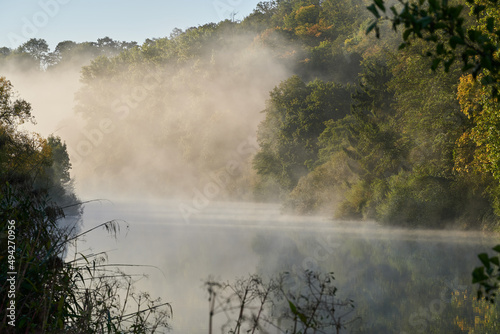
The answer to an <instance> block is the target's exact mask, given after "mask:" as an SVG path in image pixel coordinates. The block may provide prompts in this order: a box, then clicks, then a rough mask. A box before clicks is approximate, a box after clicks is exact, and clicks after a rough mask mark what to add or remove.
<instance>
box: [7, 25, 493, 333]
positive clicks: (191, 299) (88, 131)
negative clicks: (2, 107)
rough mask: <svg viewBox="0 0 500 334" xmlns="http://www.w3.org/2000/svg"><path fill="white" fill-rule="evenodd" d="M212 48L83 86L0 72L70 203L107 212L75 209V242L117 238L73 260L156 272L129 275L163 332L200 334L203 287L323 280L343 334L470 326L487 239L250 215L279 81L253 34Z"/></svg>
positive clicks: (77, 79)
mask: <svg viewBox="0 0 500 334" xmlns="http://www.w3.org/2000/svg"><path fill="white" fill-rule="evenodd" d="M223 40H224V42H223V43H221V42H220V40H219V41H214V42H213V43H212V44H210V43H208V44H207V45H205V46H204V47H203V48H201V49H200V50H196V52H198V53H197V57H193V58H189V57H187V59H184V60H183V61H177V62H165V63H161V65H158V63H155V61H152V60H145V61H143V62H141V61H137V62H127V60H128V59H129V58H128V57H130V58H133V57H135V56H137V54H136V53H134V52H129V53H125V54H122V55H121V56H119V57H117V58H114V59H113V60H109V59H102V58H101V59H98V60H97V61H96V62H95V63H93V65H92V66H91V67H87V68H86V69H84V70H83V71H81V67H80V66H81V65H82V63H79V64H78V66H74V67H72V66H69V65H68V66H65V67H64V69H59V70H52V71H46V72H30V73H26V72H23V71H20V70H19V69H16V68H6V69H3V73H4V74H5V75H6V76H7V78H8V79H9V80H11V81H12V83H13V84H14V87H15V88H16V90H17V91H18V92H19V95H20V97H22V98H24V99H26V100H28V101H29V102H31V103H32V106H33V114H34V116H35V117H36V119H37V120H38V124H37V126H36V128H33V130H35V131H37V132H40V133H41V134H42V135H44V136H46V135H48V134H54V135H57V136H60V137H62V138H63V140H64V141H65V142H66V144H67V147H68V152H69V154H70V158H71V162H72V165H73V169H72V176H73V178H74V180H75V186H76V188H75V190H76V193H77V195H78V196H79V197H80V198H81V199H82V200H84V201H85V200H94V199H105V200H104V201H98V202H93V203H89V204H86V205H85V211H84V215H83V227H84V229H91V228H93V227H94V226H97V225H99V224H101V223H103V222H106V221H109V220H113V219H116V220H120V221H123V224H124V225H127V224H129V226H130V230H129V231H128V233H122V234H120V235H119V236H118V239H116V240H115V239H113V238H112V237H110V236H109V235H107V234H106V233H105V231H102V230H98V231H95V232H94V233H92V234H91V235H89V236H87V241H86V242H85V243H81V244H80V246H79V251H80V252H83V253H87V251H88V252H100V251H106V252H107V253H108V256H109V263H111V264H116V263H117V264H141V265H150V266H154V267H156V268H146V267H139V268H135V269H131V271H132V272H134V271H135V270H137V271H138V272H141V273H142V272H144V271H147V272H146V273H147V274H148V275H149V279H142V280H140V281H139V282H138V284H137V288H138V289H141V290H146V291H149V292H150V293H151V294H152V295H153V296H160V297H162V298H163V300H165V301H168V302H169V303H171V306H172V307H173V310H174V317H173V319H172V326H173V332H174V333H193V334H196V333H206V331H207V324H208V299H207V298H208V296H207V293H206V291H204V290H203V282H204V280H206V279H208V277H209V276H213V277H218V278H220V279H222V280H233V279H234V278H235V277H242V276H248V275H250V274H253V273H258V274H260V275H262V276H263V277H271V276H273V275H277V274H279V273H281V272H285V271H287V272H291V273H292V274H294V275H298V273H299V272H301V271H303V270H314V271H320V272H334V273H335V277H336V285H337V287H338V289H339V290H338V296H339V297H340V298H349V299H352V300H354V303H355V312H354V314H353V315H352V316H351V317H352V320H353V323H352V325H351V326H350V327H349V329H348V332H360V333H374V332H379V333H382V332H387V331H388V330H391V331H392V332H394V333H396V332H397V333H400V332H409V333H413V332H428V331H431V330H443V328H448V327H447V326H448V325H449V324H450V323H453V322H454V321H455V320H456V318H455V316H456V314H457V312H458V314H459V315H460V316H461V317H463V318H466V319H467V320H470V317H473V313H472V312H469V313H465V312H464V311H463V309H460V306H459V304H460V298H462V299H463V300H465V299H467V298H469V297H470V296H471V295H472V294H473V288H472V286H471V284H470V281H471V277H470V273H471V271H472V269H473V268H474V267H475V266H477V265H478V263H477V260H476V254H477V253H479V252H482V251H484V250H485V249H487V248H491V246H493V245H494V244H495V238H494V236H493V237H487V236H485V234H483V233H480V232H451V231H439V232H438V231H428V230H405V229H394V228H392V229H390V228H386V227H382V226H380V225H378V224H377V223H375V222H362V223H361V222H351V221H332V219H331V217H322V216H304V217H297V216H287V215H283V214H282V213H281V210H280V207H279V205H278V204H272V203H253V202H251V201H252V200H253V196H252V187H253V185H254V183H255V178H256V176H255V171H254V170H253V169H252V163H251V161H252V157H253V156H254V154H255V153H256V152H257V151H258V149H259V146H258V143H257V139H256V131H257V128H258V125H259V123H260V122H261V121H262V119H263V117H264V116H263V114H262V113H261V111H262V110H263V109H264V108H265V106H266V105H265V103H266V100H267V98H268V96H269V91H270V90H272V89H273V87H275V86H276V85H277V84H278V83H279V82H280V81H281V80H284V79H286V78H288V77H289V76H290V75H291V74H292V71H291V69H290V68H289V67H288V66H287V65H286V64H287V62H286V61H285V62H284V61H283V59H280V58H278V57H276V54H275V51H274V50H272V49H269V48H267V47H266V46H265V45H264V44H263V43H261V41H259V38H255V37H254V35H246V34H238V35H231V34H228V35H227V36H225V37H224V38H223ZM172 41H174V42H175V41H176V40H175V38H173V39H172ZM158 43H161V42H158ZM148 47H149V46H148V45H144V46H143V50H145V51H147V50H148ZM153 51H154V50H153ZM120 57H122V58H120ZM179 58H180V59H182V57H179ZM110 62H111V63H110ZM87 64H88V62H87ZM127 270H128V269H127ZM457 310H458V311H457ZM217 319H218V320H217V321H218V322H217V324H218V325H219V326H220V325H221V324H223V323H224V318H223V315H218V318H217Z"/></svg>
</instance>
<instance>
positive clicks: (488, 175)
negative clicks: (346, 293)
mask: <svg viewBox="0 0 500 334" xmlns="http://www.w3.org/2000/svg"><path fill="white" fill-rule="evenodd" d="M368 4H369V2H368V1H364V0H345V1H341V2H338V1H321V2H320V1H283V2H280V1H278V2H263V3H260V4H259V5H258V6H257V7H256V9H255V10H254V12H253V13H252V14H250V15H249V16H248V17H246V18H245V19H244V20H242V21H240V22H233V21H230V20H226V21H222V22H219V23H211V24H206V25H203V26H198V27H192V28H189V29H186V30H185V31H182V30H180V29H176V30H174V31H173V32H172V33H171V34H170V36H168V37H164V38H159V39H151V40H147V41H146V42H145V43H144V44H142V45H137V44H136V43H134V42H119V41H114V40H112V39H110V38H103V39H99V40H98V41H97V42H91V43H74V42H71V41H65V42H62V43H60V44H59V45H58V47H57V48H56V50H55V51H54V52H50V51H49V50H48V49H47V47H46V45H45V46H44V44H43V42H42V41H40V40H32V41H30V42H28V43H26V44H24V45H22V46H20V47H19V48H18V49H16V50H5V48H4V49H2V57H0V60H1V61H0V65H1V68H2V70H5V71H7V69H8V70H9V71H11V72H10V73H13V74H12V75H13V76H14V77H16V80H18V79H17V78H23V79H19V82H23V81H24V82H28V83H29V84H27V85H26V86H25V87H27V88H26V89H25V88H23V91H28V92H29V91H30V90H31V89H32V87H34V86H29V85H31V84H34V83H36V80H33V83H31V82H30V80H27V79H26V78H27V76H23V74H22V73H23V72H22V71H20V70H19V69H20V68H22V69H23V71H26V68H30V69H29V71H30V73H35V72H36V73H37V74H36V76H40V78H42V79H40V80H41V81H43V80H47V81H44V82H54V86H52V85H47V88H49V87H58V88H57V89H59V88H60V90H61V92H63V94H61V95H63V96H65V97H64V98H62V99H61V101H60V102H61V104H58V103H56V102H53V103H54V106H56V107H54V108H53V110H62V109H64V110H68V109H67V107H68V106H69V105H70V104H71V103H70V102H69V101H68V98H67V96H68V95H69V92H70V91H73V90H76V95H75V104H74V111H75V114H71V115H69V118H67V119H66V121H64V122H63V123H60V126H59V127H58V130H57V134H58V135H60V136H61V137H63V138H64V140H65V141H66V142H67V145H68V152H69V153H70V156H71V161H72V165H73V175H74V176H75V179H76V187H77V191H78V192H79V193H81V194H83V195H84V196H85V197H87V198H92V197H93V198H96V197H97V198H101V197H110V198H111V197H115V196H116V197H130V198H133V197H145V196H146V197H150V198H154V197H182V198H183V199H184V200H185V203H187V204H186V207H185V208H184V209H183V210H184V211H185V212H188V213H189V212H196V211H197V210H202V209H203V208H204V207H205V206H206V205H207V203H209V202H211V201H217V200H227V199H232V200H256V201H273V202H276V201H277V202H282V203H283V208H284V210H288V211H289V212H292V213H294V214H306V215H309V214H325V215H329V216H335V217H337V218H341V219H351V220H377V221H380V222H383V223H386V224H393V225H398V226H405V227H428V228H447V227H453V228H457V227H458V228H479V229H496V228H498V212H500V211H499V208H498V203H500V201H498V198H499V195H498V189H499V187H498V180H496V178H495V176H494V175H493V173H492V172H491V171H488V170H487V169H486V170H485V169H484V168H482V167H481V163H480V161H482V160H481V154H482V153H481V149H478V148H477V146H474V145H475V144H474V143H473V142H472V141H473V139H471V138H473V137H474V133H475V132H474V131H476V130H474V126H475V125H474V123H473V121H472V120H471V119H470V118H469V117H468V111H467V106H469V105H470V104H469V102H470V100H471V99H472V100H474V98H475V97H474V96H472V94H471V93H470V92H471V91H472V90H470V89H468V88H467V87H469V86H467V85H468V83H467V82H468V81H467V80H466V78H467V77H466V76H465V74H464V73H463V72H462V71H461V69H460V67H459V66H458V65H456V66H455V65H453V66H450V68H449V71H447V72H445V71H444V70H441V69H437V70H436V71H432V70H431V67H432V64H431V60H430V59H428V58H426V57H424V56H423V55H425V54H426V53H427V52H428V51H429V50H430V49H429V45H426V44H425V43H424V42H421V41H415V43H413V44H412V45H411V46H408V47H407V48H405V49H404V50H402V51H398V50H397V46H398V44H399V43H400V42H401V41H402V40H401V36H400V35H398V34H391V33H390V32H389V30H390V28H389V27H388V26H381V27H380V28H381V29H382V32H383V33H384V35H385V37H384V39H383V40H379V39H376V38H374V36H371V35H366V33H365V32H366V29H367V27H368V25H369V24H370V22H371V18H370V17H369V12H368V11H364V10H362V8H364V7H366V5H368ZM360 9H361V10H360ZM466 24H469V25H473V24H474V22H473V21H472V20H468V21H466ZM27 64H28V65H29V66H28V65H27ZM30 64H31V65H30ZM30 66H31V67H30ZM37 66H38V68H36V67H37ZM82 66H83V67H82ZM80 67H81V70H80ZM12 69H16V70H15V71H14V70H12ZM16 71H17V72H16ZM77 71H79V73H80V83H76V82H75V77H76V75H75V73H77ZM24 73H26V72H24ZM36 76H35V77H36ZM66 76H67V77H66ZM66 79H67V80H66ZM23 85H24V83H21V86H23ZM39 86H40V85H39V84H37V87H39ZM21 94H28V93H21ZM58 95H59V94H58ZM33 96H34V100H37V99H38V96H42V97H43V99H45V101H46V102H47V100H46V98H45V97H46V96H54V94H53V92H52V88H50V89H48V91H47V93H45V92H44V91H43V90H41V91H40V90H38V91H37V94H36V95H33ZM49 103H52V102H49ZM57 106H63V108H62V109H60V108H59V107H57ZM43 109H45V107H44V108H43ZM48 109H49V108H48ZM48 109H47V111H45V110H44V111H40V112H41V114H46V115H51V114H50V112H49V111H48ZM59 114H60V115H62V114H63V112H58V115H59ZM56 117H58V116H56ZM41 118H42V117H41ZM471 140H472V141H471Z"/></svg>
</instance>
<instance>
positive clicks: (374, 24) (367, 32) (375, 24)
mask: <svg viewBox="0 0 500 334" xmlns="http://www.w3.org/2000/svg"><path fill="white" fill-rule="evenodd" d="M376 26H377V21H374V22H372V24H370V25H369V26H368V28H366V32H365V34H366V35H368V34H369V33H370V32H371V31H372V30H373V29H374V28H375V27H376Z"/></svg>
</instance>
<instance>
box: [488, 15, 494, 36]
mask: <svg viewBox="0 0 500 334" xmlns="http://www.w3.org/2000/svg"><path fill="white" fill-rule="evenodd" d="M494 28H495V19H494V18H493V17H488V20H486V29H487V30H488V31H489V32H493V29H494Z"/></svg>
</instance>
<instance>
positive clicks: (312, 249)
mask: <svg viewBox="0 0 500 334" xmlns="http://www.w3.org/2000/svg"><path fill="white" fill-rule="evenodd" d="M110 219H123V220H124V221H126V222H127V223H129V226H130V229H129V230H128V232H125V230H122V233H121V235H120V236H119V237H118V239H117V240H116V241H115V240H114V239H112V238H111V237H110V236H106V233H105V232H104V231H100V232H97V233H95V234H94V235H92V236H91V237H89V238H88V240H87V242H86V243H84V244H81V245H80V246H79V247H80V250H82V247H92V248H93V249H95V250H107V251H109V253H108V254H109V262H110V263H120V264H147V265H153V266H156V267H158V268H159V270H157V269H152V268H136V269H132V272H135V270H137V272H138V273H144V272H146V273H147V274H148V275H150V277H149V279H147V280H145V279H142V280H141V281H140V282H139V283H138V288H139V289H143V290H146V291H150V292H152V293H154V294H155V295H157V296H161V297H162V299H164V300H165V301H168V302H170V303H171V304H172V307H173V309H174V317H173V320H172V325H173V332H174V333H206V332H207V328H208V294H207V292H206V291H204V288H203V282H204V280H207V279H209V277H212V278H216V279H221V280H223V281H232V280H234V279H235V278H241V277H247V276H248V275H250V274H253V273H258V274H260V275H262V277H265V278H269V277H272V276H276V275H277V274H279V273H282V272H290V273H291V274H292V275H297V276H298V275H299V274H300V273H301V272H302V271H303V270H313V271H320V272H334V274H335V278H336V281H335V286H336V287H338V289H339V290H338V293H337V296H338V297H339V298H349V299H352V300H354V303H355V311H354V314H353V315H352V316H351V317H352V319H356V320H355V321H354V322H353V323H352V325H350V326H349V328H348V330H347V332H349V333H356V332H359V333H381V332H391V333H400V332H405V331H406V332H408V333H417V332H427V331H428V330H432V329H436V328H447V327H446V326H447V325H448V324H449V323H451V322H453V319H454V317H455V316H457V314H458V315H460V316H463V315H464V314H463V313H457V310H456V309H454V308H456V300H455V299H453V298H457V296H459V295H460V294H462V295H463V294H470V293H471V292H473V288H472V286H471V284H470V282H471V276H470V275H471V268H473V267H474V266H477V265H478V263H477V260H476V255H475V254H477V253H478V252H481V251H483V250H484V249H486V248H490V247H491V246H492V245H494V244H495V240H496V239H495V238H494V237H492V236H491V234H490V235H489V236H486V235H485V234H483V233H480V232H451V231H429V230H403V229H390V228H385V227H381V226H379V225H378V224H376V223H373V222H366V223H355V222H348V221H333V222H332V221H331V220H330V219H328V218H327V217H320V216H316V217H294V216H286V215H282V214H281V213H280V210H279V207H278V206H277V205H273V204H256V203H246V202H240V203H230V202H211V203H210V204H209V205H208V206H207V207H206V208H204V209H203V210H200V211H199V212H198V213H197V214H194V215H192V216H191V217H190V218H189V219H188V220H186V219H185V218H184V217H183V216H182V213H181V212H180V211H179V202H175V201H171V200H170V201H169V200H160V199H157V200H156V201H151V200H150V201H144V202H141V201H134V202H127V201H117V202H113V203H110V202H101V203H91V204H87V205H86V208H85V214H84V226H85V228H87V229H88V228H91V227H93V226H96V225H97V224H99V223H101V222H104V221H106V220H110ZM122 226H125V224H123V225H122ZM127 269H128V268H127ZM160 270H161V272H160ZM164 275H165V276H164ZM466 298H467V297H466ZM459 311H460V310H459ZM215 319H216V323H218V324H222V323H224V320H225V316H224V314H218V315H216V316H215ZM215 332H219V328H217V327H216V328H215Z"/></svg>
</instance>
